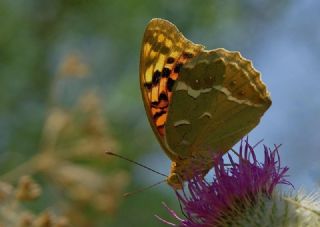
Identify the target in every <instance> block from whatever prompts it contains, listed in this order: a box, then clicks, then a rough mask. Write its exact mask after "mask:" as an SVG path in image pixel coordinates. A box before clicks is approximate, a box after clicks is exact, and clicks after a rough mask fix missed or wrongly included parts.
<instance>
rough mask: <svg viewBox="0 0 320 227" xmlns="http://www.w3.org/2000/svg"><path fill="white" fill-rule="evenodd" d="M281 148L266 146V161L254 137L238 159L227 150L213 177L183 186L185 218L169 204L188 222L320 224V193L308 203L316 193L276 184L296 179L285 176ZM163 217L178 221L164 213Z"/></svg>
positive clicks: (189, 225) (191, 225) (191, 226)
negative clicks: (259, 157)
mask: <svg viewBox="0 0 320 227" xmlns="http://www.w3.org/2000/svg"><path fill="white" fill-rule="evenodd" d="M278 148H279V147H278V146H275V148H274V149H273V150H271V149H270V148H268V147H266V146H264V162H262V163H261V162H259V161H258V160H257V158H256V155H255V146H251V145H250V144H249V143H248V140H245V141H242V142H241V144H240V149H239V157H238V158H239V160H238V162H236V161H234V158H232V156H231V155H230V154H228V159H229V161H230V165H227V164H226V163H225V161H224V160H223V159H222V156H218V157H217V158H215V159H214V161H215V165H214V173H215V175H214V179H213V182H212V183H209V182H207V181H206V180H205V179H204V178H203V177H201V176H196V177H194V178H193V179H191V180H189V181H188V182H187V189H183V190H182V192H177V197H178V199H179V201H180V203H181V205H182V209H183V213H184V215H185V218H184V219H183V218H180V217H179V216H178V215H177V214H176V212H175V211H173V210H171V209H170V208H168V207H167V209H168V210H169V212H170V213H171V215H172V216H173V217H175V218H176V220H178V222H179V226H182V227H209V226H210V227H211V226H301V225H308V226H318V225H317V224H319V223H320V206H319V205H320V200H319V196H313V197H312V198H316V199H313V201H312V203H311V202H310V201H308V202H309V203H308V206H305V204H306V201H305V200H306V199H305V198H310V197H308V196H303V195H297V196H294V197H292V196H291V195H285V194H284V193H279V192H278V191H276V190H275V187H276V186H277V185H278V184H285V185H292V184H291V183H290V182H289V181H287V180H286V179H285V177H286V175H285V174H286V173H287V171H288V169H289V168H288V167H281V163H280V156H279V152H278ZM165 206H166V205H165ZM301 209H303V212H301ZM306 217H308V218H306ZM158 219H160V220H161V221H162V222H164V223H166V224H168V225H171V226H177V225H176V224H174V223H172V222H169V221H166V220H164V219H162V218H160V217H158ZM310 220H311V221H310ZM316 223H317V224H316Z"/></svg>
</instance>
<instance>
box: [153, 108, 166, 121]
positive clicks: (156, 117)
mask: <svg viewBox="0 0 320 227" xmlns="http://www.w3.org/2000/svg"><path fill="white" fill-rule="evenodd" d="M165 113H167V111H165V110H161V111H159V112H157V113H155V115H153V119H154V120H157V119H158V118H159V117H161V116H162V115H163V114H165Z"/></svg>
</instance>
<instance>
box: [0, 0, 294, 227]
mask: <svg viewBox="0 0 320 227" xmlns="http://www.w3.org/2000/svg"><path fill="white" fill-rule="evenodd" d="M288 5H289V4H288V2H287V1H275V0H269V1H250V0H244V1H236V0H233V1H231V0H226V1H214V0H211V1H210V0H201V1H196V0H176V1H169V0H154V1H146V0H127V1H118V0H91V1H89V0H55V1H52V0H29V1H23V0H15V1H11V0H2V1H1V2H0V18H1V20H0V28H1V29H0V173H1V174H2V175H3V176H6V174H7V173H8V172H11V173H12V172H15V169H19V168H20V167H21V165H22V166H23V165H24V163H25V162H28V161H30V160H31V159H32V157H33V156H35V155H38V154H39V153H41V152H46V151H47V150H48V149H49V148H50V149H51V150H50V152H52V151H53V150H55V152H56V151H57V154H59V155H60V156H59V159H57V160H59V163H62V162H63V161H65V160H67V161H68V162H70V163H71V164H72V165H77V168H78V167H79V166H83V168H89V169H90V171H93V172H97V174H98V175H99V176H105V177H106V178H107V177H108V176H109V175H110V174H114V173H116V172H118V171H122V170H126V171H129V172H128V173H130V170H131V169H132V166H131V164H129V163H126V162H124V161H119V160H114V159H112V160H111V161H110V158H107V157H105V156H104V155H103V151H104V150H105V149H107V147H108V143H109V142H110V141H112V142H110V143H115V144H117V145H116V146H115V147H116V148H115V149H116V150H117V151H118V152H120V153H122V154H125V156H127V157H130V158H132V159H137V158H138V157H139V156H141V155H143V153H144V152H147V151H148V150H150V148H151V146H152V144H154V143H156V141H155V139H154V136H153V135H152V132H151V129H150V127H149V126H148V124H147V119H146V117H145V114H144V108H143V105H142V101H141V98H140V91H139V82H138V67H139V51H140V44H141V39H142V35H143V32H144V28H145V26H146V24H147V23H148V21H149V20H150V19H151V18H154V17H161V18H165V19H168V20H170V21H172V22H173V23H175V24H176V25H177V27H178V28H180V29H181V31H183V33H184V34H185V35H186V37H188V38H190V39H191V40H193V41H194V42H196V43H203V44H204V45H206V46H208V47H209V49H213V48H216V47H225V48H229V47H230V48H232V47H233V46H237V47H238V50H242V49H245V48H247V47H248V46H249V45H250V42H252V41H253V40H254V37H255V34H256V32H257V31H258V30H260V29H261V28H262V29H263V26H268V25H270V23H271V22H272V20H276V18H277V15H279V14H281V13H282V12H283V11H284V9H285V7H287V6H288ZM68 64H69V65H71V69H70V68H68V67H69V66H68ZM73 65H75V66H73ZM72 67H75V68H76V69H74V68H72ZM77 70H78V71H77ZM79 70H80V71H79ZM70 74H76V76H74V77H72V76H70V77H68V76H65V77H63V75H70ZM82 74H83V75H82ZM90 91H94V93H95V94H96V96H97V99H98V100H99V101H97V103H98V104H96V106H95V107H94V108H96V109H95V111H97V112H99V113H100V114H101V116H103V117H102V118H103V119H104V120H101V121H100V122H95V123H93V124H94V125H95V126H94V127H93V128H94V130H96V128H99V130H98V131H99V133H98V134H99V136H98V137H99V138H100V137H101V138H108V139H106V141H108V143H105V144H104V145H101V146H97V147H94V146H92V147H90V148H88V150H90V151H91V150H96V151H95V152H98V153H99V152H100V153H99V154H101V153H102V155H101V156H99V154H98V156H95V157H91V156H90V154H89V155H88V154H87V153H86V155H82V156H81V155H80V156H77V155H74V153H72V152H70V153H72V154H73V156H72V155H70V156H72V157H69V156H68V151H69V150H71V149H72V150H77V149H79V148H80V147H81V144H82V142H83V140H86V139H87V138H88V137H90V136H91V135H95V136H96V135H97V134H95V133H96V131H94V130H93V131H94V132H93V131H90V130H89V131H87V128H86V127H84V126H83V125H82V124H83V121H82V120H83V119H85V118H86V116H87V115H86V114H85V115H83V116H82V115H81V111H82V113H83V112H84V113H87V112H86V111H83V109H82V110H81V111H80V113H79V109H77V107H74V106H77V104H78V103H79V102H81V100H82V99H83V95H84V94H86V93H88V92H90ZM79 100H80V101H79ZM89 103H90V101H89ZM85 108H86V107H85ZM85 108H84V109H85ZM57 109H58V110H59V111H62V112H66V113H67V114H68V115H67V116H68V117H67V118H69V117H70V116H72V117H70V118H72V119H73V118H74V120H72V121H70V122H73V123H72V127H71V128H72V129H68V127H69V126H70V123H68V124H67V126H63V127H62V129H61V130H60V129H59V130H60V131H59V132H58V134H59V136H58V137H57V138H58V139H57V141H58V142H57V141H54V142H53V141H51V142H50V140H51V139H52V137H50V136H48V135H47V134H48V131H46V130H47V129H46V125H47V124H48V121H49V120H48V118H49V117H50V116H51V115H52V114H53V112H54V113H55V110H57ZM80 109H81V108H80ZM89 109H90V108H89ZM85 110H86V109H85ZM89 112H90V111H89ZM95 113H96V112H95ZM98 115H99V114H98ZM89 116H94V118H95V119H100V118H99V117H97V116H96V115H90V114H89ZM99 116H100V115H99ZM101 116H100V117H101ZM89 118H90V117H89ZM84 121H86V120H84ZM81 122H82V123H81ZM90 122H91V121H90ZM90 124H91V123H90ZM79 125H80V126H79ZM84 125H86V124H84ZM97 125H99V127H98V126H97ZM50 127H51V126H50ZM90 127H91V126H90ZM65 128H67V129H65ZM84 128H85V129H86V130H84ZM49 131H50V130H49ZM49 134H50V133H49ZM61 135H62V136H61ZM55 138H56V137H55ZM88 140H89V139H88ZM103 140H105V139H103ZM79 141H82V142H81V143H80V145H79V144H78V142H79ZM89 141H90V140H89ZM51 143H54V145H52V144H51ZM94 143H95V144H96V142H94ZM48 144H51V145H50V146H49V145H48ZM48 147H49V148H48ZM97 149H100V150H97ZM44 150H45V151H44ZM104 158H105V159H106V160H108V161H106V163H107V164H105V163H104V162H103V161H101V159H104ZM53 159H54V158H53ZM53 159H52V160H53ZM58 166H59V165H53V167H54V168H58ZM59 168H64V167H63V166H60V167H59ZM39 169H41V168H40V167H39V168H37V169H36V170H33V171H31V170H30V171H29V172H30V174H35V177H36V178H37V179H38V181H39V182H40V183H41V185H42V187H43V191H44V193H43V196H42V199H40V200H38V201H36V202H35V203H34V206H32V207H31V209H32V210H34V211H41V210H43V209H45V208H47V207H51V206H53V207H55V210H58V211H59V213H60V214H63V215H66V216H67V217H68V215H69V217H71V220H73V219H74V216H72V214H70V213H68V212H67V210H68V209H64V208H65V207H67V206H66V205H65V203H74V204H73V206H77V207H78V213H83V216H84V217H83V220H82V219H81V218H79V220H80V219H81V221H82V222H81V221H79V222H78V223H77V225H76V226H162V223H160V222H159V221H157V220H156V219H155V217H154V214H158V215H160V216H167V211H166V210H165V209H164V208H163V206H162V205H161V202H162V201H165V202H166V203H168V204H169V206H170V207H176V208H177V210H179V208H178V207H179V205H178V204H177V201H176V200H175V199H174V193H173V192H172V193H171V194H172V195H171V196H168V195H169V193H166V194H161V193H160V192H159V191H157V190H149V191H146V192H142V193H139V194H136V195H134V196H131V197H129V198H125V199H122V198H117V200H116V203H118V204H117V206H116V208H115V210H113V211H112V212H102V211H98V210H96V209H93V208H92V207H90V206H86V205H85V203H80V202H79V201H77V200H75V199H72V198H70V197H72V196H70V195H66V194H68V193H66V191H68V189H66V188H64V187H65V186H61V185H60V186H57V184H58V183H57V180H55V177H53V175H52V172H50V171H47V172H46V171H44V172H46V174H47V175H46V174H45V177H43V176H42V177H41V174H43V172H42V173H41V174H39V173H38V171H39ZM41 170H42V169H41ZM29 172H28V171H26V172H24V171H23V172H22V173H23V174H25V173H29ZM40 172H41V171H40ZM49 172H50V173H49ZM53 172H54V170H53ZM18 173H20V172H19V171H18ZM129 175H130V174H129ZM10 176H13V177H9V178H7V177H3V179H5V180H8V181H10V182H11V183H16V182H17V181H18V177H19V174H13V175H10ZM48 176H49V177H48ZM139 177H143V176H139ZM128 181H129V180H128ZM58 185H59V184H58ZM62 185H63V184H62ZM144 186H146V185H141V184H139V181H133V182H132V183H131V185H130V187H129V188H123V190H124V191H122V192H125V191H130V190H134V189H135V188H139V187H140V188H141V187H144ZM67 187H69V186H67ZM167 191H169V192H170V191H171V189H170V188H169V187H168V188H167ZM57 198H59V199H61V201H60V202H59V203H58V204H52V203H54V201H55V200H56V199H57ZM102 202H103V197H102ZM71 226H75V225H71Z"/></svg>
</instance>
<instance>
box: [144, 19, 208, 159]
mask: <svg viewBox="0 0 320 227" xmlns="http://www.w3.org/2000/svg"><path fill="white" fill-rule="evenodd" d="M201 50H203V46H201V45H197V44H194V43H192V42H191V41H189V40H187V39H186V38H185V37H184V36H183V35H182V34H181V33H180V32H179V30H178V29H177V27H176V26H175V25H173V24H172V23H170V22H169V21H166V20H163V19H152V20H151V21H150V22H149V24H148V26H147V28H146V30H145V33H144V37H143V41H142V48H141V54H140V87H141V92H142V97H143V101H144V106H145V109H146V113H147V116H148V119H149V122H150V124H151V126H152V129H153V131H154V133H155V134H156V136H157V138H158V140H159V142H160V144H161V146H162V147H163V149H164V150H165V151H166V153H167V155H168V156H169V157H170V158H171V159H172V160H174V159H175V158H176V153H175V152H173V151H172V150H171V149H169V147H168V146H167V145H166V144H165V123H166V121H167V114H168V110H169V109H170V103H171V97H172V88H173V86H174V83H175V81H176V80H177V78H178V77H179V73H180V69H181V67H182V65H183V64H185V63H186V62H188V61H190V60H191V59H192V58H194V56H195V55H197V54H198V53H199V52H200V51H201Z"/></svg>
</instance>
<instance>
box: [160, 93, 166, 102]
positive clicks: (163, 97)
mask: <svg viewBox="0 0 320 227" xmlns="http://www.w3.org/2000/svg"><path fill="white" fill-rule="evenodd" d="M161 100H163V101H168V96H167V95H166V94H165V93H161V94H160V95H159V101H161Z"/></svg>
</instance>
